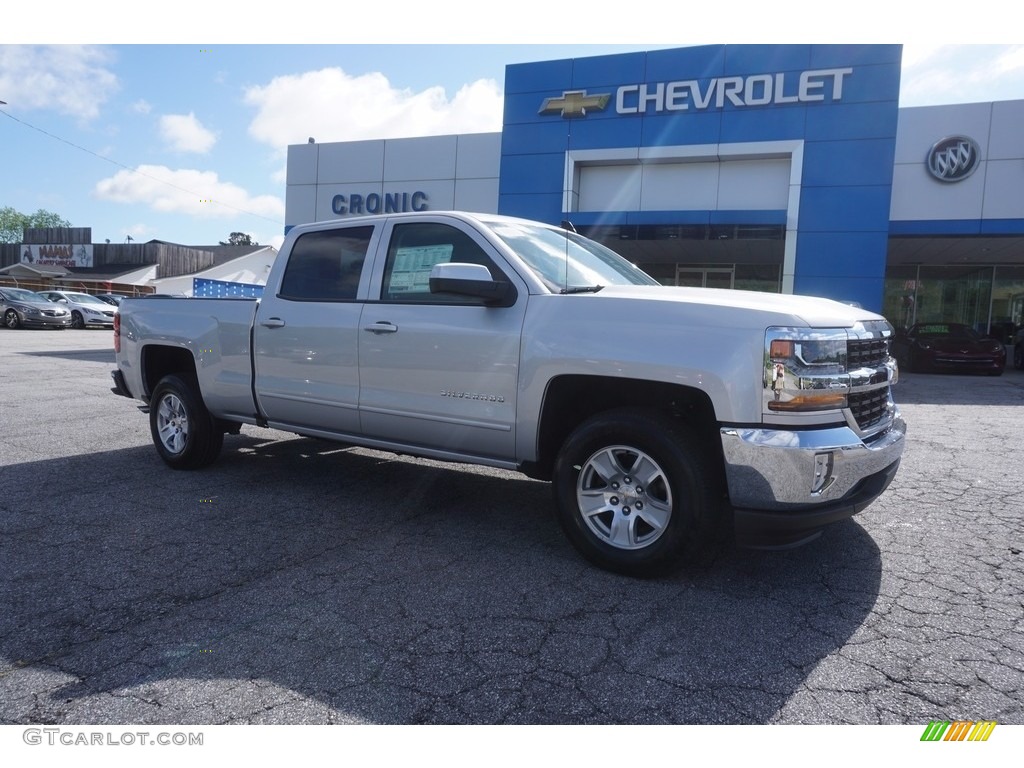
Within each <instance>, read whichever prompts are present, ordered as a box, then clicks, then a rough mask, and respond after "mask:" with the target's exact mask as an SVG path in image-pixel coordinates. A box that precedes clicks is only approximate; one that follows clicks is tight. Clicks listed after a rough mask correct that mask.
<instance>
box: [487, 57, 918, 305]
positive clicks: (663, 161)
mask: <svg viewBox="0 0 1024 768" xmlns="http://www.w3.org/2000/svg"><path fill="white" fill-rule="evenodd" d="M900 59H901V46H899V45H863V46H861V45H715V46H700V47H692V48H678V49H671V50H659V51H650V52H644V53H629V54H622V55H613V56H601V57H592V58H584V59H567V60H560V61H546V62H536V63H528V64H514V65H509V66H508V67H507V68H506V77H505V111H504V126H503V131H502V137H501V165H500V173H499V196H498V210H499V212H501V213H505V214H509V215H516V216H524V217H527V218H534V219H539V220H543V221H549V222H554V223H557V222H559V221H562V220H566V219H568V220H569V221H571V222H572V223H573V224H574V225H575V226H576V227H577V229H579V230H580V231H581V232H586V233H588V234H591V235H592V236H595V237H597V238H598V239H603V240H605V241H608V242H609V244H610V245H612V244H613V243H612V242H611V241H614V247H615V249H616V250H618V251H620V252H623V253H624V254H625V255H627V256H632V257H633V258H634V260H635V261H637V262H638V263H641V265H642V266H644V267H645V269H648V271H652V272H653V273H655V274H656V276H658V277H659V278H660V279H663V280H664V281H665V282H673V283H684V282H686V281H685V280H684V279H683V278H682V277H680V276H681V275H682V274H683V273H682V272H673V269H674V268H675V267H674V266H670V265H676V264H679V263H683V262H689V263H690V264H692V263H694V262H695V261H696V262H697V263H698V264H701V265H703V272H702V273H701V275H700V276H699V277H702V278H703V281H701V280H700V279H698V282H697V283H696V284H704V285H717V284H720V283H718V282H715V281H716V280H722V279H724V276H725V275H726V274H727V272H728V270H732V272H731V273H729V274H731V277H729V278H728V285H727V287H744V286H743V285H742V283H743V280H742V279H740V276H741V275H742V274H743V269H744V267H743V261H744V260H746V261H748V262H750V264H751V265H752V266H751V269H752V270H753V271H752V272H751V275H754V277H751V279H752V280H755V279H760V280H762V281H763V282H765V283H766V284H768V285H769V286H770V283H771V281H772V280H773V278H772V274H773V272H772V270H773V269H776V270H777V277H776V278H774V279H775V280H777V283H776V284H777V286H778V287H777V288H776V289H777V290H778V289H781V290H782V291H784V292H794V293H803V294H814V295H821V296H829V297H832V298H837V299H841V300H845V301H855V302H857V303H859V304H861V305H863V306H865V307H867V308H870V309H874V310H880V309H881V306H882V295H883V285H884V279H885V271H886V253H887V247H888V239H889V229H890V203H891V198H892V182H893V165H894V157H895V146H896V132H897V123H898V116H899V104H898V98H899V84H900ZM759 236H760V239H763V240H764V241H765V242H764V243H761V244H760V246H759V244H758V243H757V242H756V241H757V240H758V239H759ZM728 241H734V242H731V243H730V242H728ZM735 241H743V243H742V246H741V245H740V243H738V242H735ZM730 246H731V247H730ZM773 262H775V263H773ZM658 265H661V266H660V271H661V274H660V275H659V274H657V273H658V272H659V266H658ZM685 271H686V272H687V277H692V276H694V275H693V274H692V273H693V269H692V268H687V270H685ZM755 273H756V274H759V275H760V276H761V277H760V278H757V277H756V275H755ZM737 283H740V284H737ZM754 287H757V286H754Z"/></svg>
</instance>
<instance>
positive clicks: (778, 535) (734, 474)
mask: <svg viewBox="0 0 1024 768" xmlns="http://www.w3.org/2000/svg"><path fill="white" fill-rule="evenodd" d="M906 431H907V427H906V423H905V422H904V421H903V419H902V418H901V417H900V414H899V411H898V410H897V411H896V412H895V416H894V418H893V421H892V423H891V424H890V426H889V427H888V428H887V429H885V430H883V431H882V432H880V433H878V434H876V435H873V436H871V437H870V438H867V439H866V440H862V439H861V438H860V437H858V436H857V434H856V433H855V432H854V431H853V430H851V429H850V428H849V427H846V426H843V427H832V428H829V429H821V430H806V429H805V430H799V431H795V430H794V431H785V430H777V429H763V428H750V429H748V428H739V427H724V428H722V429H721V438H722V451H723V454H724V457H725V472H726V479H727V482H728V488H729V499H730V502H731V504H732V507H733V510H734V522H735V525H736V538H737V542H738V543H740V544H745V545H748V546H760V545H764V546H787V545H792V544H799V543H801V542H802V541H805V540H808V539H810V538H813V537H814V536H816V535H817V534H818V533H819V532H820V529H821V527H822V526H824V525H827V524H828V523H832V522H835V521H836V520H840V519H842V518H844V517H850V516H852V515H855V514H857V513H858V512H860V511H861V510H862V509H864V507H866V506H867V505H868V504H870V503H871V502H872V501H873V500H874V499H875V498H877V497H878V495H879V494H880V493H881V492H882V491H883V490H885V488H886V486H888V484H889V482H890V481H891V480H892V478H893V476H894V475H895V474H896V468H897V466H899V460H900V457H901V456H902V454H903V447H904V443H905V437H906Z"/></svg>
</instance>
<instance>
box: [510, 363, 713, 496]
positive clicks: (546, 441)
mask: <svg viewBox="0 0 1024 768" xmlns="http://www.w3.org/2000/svg"><path fill="white" fill-rule="evenodd" d="M629 407H634V408H647V409H651V410H655V411H661V412H663V413H664V414H665V415H666V417H668V418H675V419H678V420H680V421H681V422H683V423H685V424H687V425H688V426H689V427H690V429H692V430H693V431H694V432H696V433H697V435H698V436H699V437H700V438H702V439H706V441H707V449H708V450H709V451H712V452H713V454H714V459H715V460H716V461H717V465H718V466H722V462H723V460H724V459H723V457H722V444H721V440H720V439H719V436H718V421H717V419H716V417H715V409H714V406H713V405H712V403H711V398H710V397H708V395H707V393H705V392H703V391H701V390H699V389H696V388H694V387H687V386H682V385H679V384H669V383H666V382H659V381H647V380H640V379H626V378H618V377H613V376H588V375H572V374H567V375H564V376H557V377H555V378H553V379H552V380H551V381H550V382H548V386H547V389H546V391H545V394H544V402H543V405H542V406H541V413H540V419H539V422H538V430H537V460H536V462H531V463H529V464H528V465H527V466H524V467H523V471H524V472H526V474H528V475H530V476H531V477H535V478H537V479H540V480H550V479H551V475H552V471H553V468H554V463H555V458H556V457H557V455H558V451H559V449H560V448H561V446H562V444H563V443H564V442H565V440H566V438H568V436H569V435H570V434H571V433H572V431H573V430H574V429H576V427H578V426H579V425H580V424H582V423H583V422H584V421H586V420H587V419H589V418H590V417H591V416H595V415H596V414H599V413H603V412H605V411H611V410H614V409H617V408H629Z"/></svg>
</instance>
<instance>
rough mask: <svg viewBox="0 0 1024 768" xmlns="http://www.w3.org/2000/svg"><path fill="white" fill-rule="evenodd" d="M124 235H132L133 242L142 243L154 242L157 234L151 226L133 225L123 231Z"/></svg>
mask: <svg viewBox="0 0 1024 768" xmlns="http://www.w3.org/2000/svg"><path fill="white" fill-rule="evenodd" d="M121 234H122V235H131V237H132V240H135V241H137V242H142V241H143V240H152V239H153V236H154V235H155V234H156V230H155V229H154V228H153V227H151V226H149V224H141V223H140V224H132V225H131V226H130V227H124V228H122V230H121Z"/></svg>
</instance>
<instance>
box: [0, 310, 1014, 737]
mask: <svg viewBox="0 0 1024 768" xmlns="http://www.w3.org/2000/svg"><path fill="white" fill-rule="evenodd" d="M110 341H111V334H110V332H109V331H7V330H0V383H2V388H0V391H2V393H3V394H2V399H0V481H2V482H0V489H2V490H0V723H3V724H39V723H43V724H103V723H122V724H127V723H133V724H134V723H144V724H149V723H166V724H172V723H181V724H184V723H192V724H195V723H202V724H207V723H211V724H212V723H386V724H411V723H495V724H500V723H533V724H541V723H561V724H567V723H677V724H704V723H745V724H754V723H834V724H843V723H871V724H875V723H881V724H897V723H898V724H922V725H924V724H927V723H928V722H929V721H930V720H932V719H969V720H983V719H984V720H995V721H998V722H999V723H1000V724H1003V723H1015V724H1022V723H1024V597H1022V593H1024V447H1022V436H1024V372H1020V371H1013V370H1008V371H1007V372H1006V374H1005V375H1004V376H1002V377H999V378H989V377H976V376H941V375H938V376H937V375H924V374H906V375H904V376H903V380H902V381H901V383H900V384H899V386H898V389H897V394H898V397H897V399H898V401H899V402H900V404H901V407H902V409H903V412H904V415H905V417H906V419H907V421H908V424H909V443H908V447H907V451H906V454H905V458H904V463H903V466H902V468H901V471H900V473H899V475H898V476H897V478H896V480H895V481H894V483H893V485H892V486H891V488H890V489H889V491H888V492H887V493H886V494H885V495H884V496H883V497H882V498H881V499H879V500H878V501H877V502H875V504H874V505H873V506H872V507H870V508H869V509H868V510H867V511H865V512H864V513H862V514H861V515H859V516H858V517H857V518H855V519H853V520H849V521H846V522H844V523H841V524H839V525H836V526H834V527H832V528H831V529H829V530H828V531H827V532H826V533H825V535H824V536H823V537H822V538H820V539H819V540H817V541H816V542H814V543H812V544H810V545H807V546H804V547H802V548H799V549H794V550H788V551H783V552H756V551H746V550H738V549H735V548H726V549H725V550H724V551H722V552H721V553H720V554H718V555H717V556H716V557H715V558H714V560H713V561H711V562H705V563H702V564H700V565H699V566H694V567H691V568H687V569H684V570H682V571H681V572H679V573H677V574H676V575H674V576H672V577H671V578H665V579H661V580H655V581H638V580H632V579H628V578H624V577H620V576H616V575H613V574H609V573H605V572H602V571H599V570H597V569H595V568H593V567H592V566H590V565H588V564H586V563H585V562H584V561H582V560H581V559H580V558H579V557H578V556H577V555H576V553H575V551H574V550H573V549H572V548H571V546H570V545H569V544H568V542H567V541H566V540H565V539H564V538H563V536H562V534H561V532H560V530H559V528H558V525H557V523H556V522H555V519H554V516H553V513H552V508H551V501H550V491H549V488H548V486H547V485H546V484H543V483H537V482H533V481H530V480H527V479H524V478H522V477H520V476H518V475H515V474H512V473H506V472H501V471H497V470H489V469H480V468H469V467H458V466H454V465H444V464H440V463H436V462H430V461H417V460H411V459H404V458H398V457H395V456H392V455H389V454H383V453H377V452H374V451H368V450H357V449H345V448H343V447H339V446H337V445H334V444H331V443H326V442H322V441H316V440H308V439H302V438H298V437H293V436H290V435H286V434H282V433H278V432H274V431H271V430H262V429H256V428H248V427H247V428H245V429H244V430H243V434H242V435H241V436H238V437H230V436H229V437H228V439H227V440H226V449H225V452H224V454H223V455H222V457H221V460H220V461H219V462H218V463H217V464H215V465H214V466H213V467H211V468H209V469H207V470H204V471H201V472H192V473H186V472H174V471H172V470H170V469H168V468H166V467H165V466H164V465H163V463H162V462H161V461H160V460H159V458H158V457H157V454H156V452H155V450H154V448H153V447H152V445H151V443H150V439H149V432H148V424H147V420H146V417H145V416H143V415H142V414H140V413H139V412H138V411H137V410H136V408H135V405H134V404H133V403H132V402H130V401H128V400H126V399H124V398H120V397H116V396H114V395H113V394H111V393H110V391H109V387H110V380H109V373H108V372H109V370H110V369H111V368H112V367H113V352H112V351H111V347H110Z"/></svg>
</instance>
